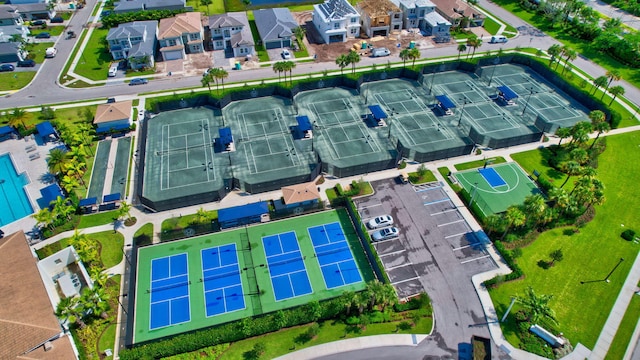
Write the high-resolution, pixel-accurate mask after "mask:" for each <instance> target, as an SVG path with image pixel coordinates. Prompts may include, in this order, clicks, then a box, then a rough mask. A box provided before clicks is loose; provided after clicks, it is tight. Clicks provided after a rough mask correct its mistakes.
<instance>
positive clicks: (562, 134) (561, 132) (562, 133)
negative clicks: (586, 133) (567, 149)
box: [556, 127, 571, 146]
mask: <svg viewBox="0 0 640 360" xmlns="http://www.w3.org/2000/svg"><path fill="white" fill-rule="evenodd" d="M556 136H557V137H559V138H560V141H558V146H560V145H562V140H564V139H567V138H569V137H571V128H566V127H565V128H562V127H561V128H559V129H558V130H556Z"/></svg>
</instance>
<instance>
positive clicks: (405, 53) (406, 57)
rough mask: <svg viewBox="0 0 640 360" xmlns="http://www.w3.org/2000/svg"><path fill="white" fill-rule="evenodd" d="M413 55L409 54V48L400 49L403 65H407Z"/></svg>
mask: <svg viewBox="0 0 640 360" xmlns="http://www.w3.org/2000/svg"><path fill="white" fill-rule="evenodd" d="M410 57H411V56H410V55H409V49H403V50H401V51H400V59H402V67H407V60H409V58H410Z"/></svg>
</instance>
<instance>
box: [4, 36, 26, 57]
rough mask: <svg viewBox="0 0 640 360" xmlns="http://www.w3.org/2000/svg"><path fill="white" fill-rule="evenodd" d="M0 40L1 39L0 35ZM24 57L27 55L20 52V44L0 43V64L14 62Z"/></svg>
mask: <svg viewBox="0 0 640 360" xmlns="http://www.w3.org/2000/svg"><path fill="white" fill-rule="evenodd" d="M0 39H2V35H1V34H0ZM26 57H27V53H26V52H24V51H22V50H20V44H18V43H15V42H8V41H7V42H2V43H0V63H11V62H16V61H20V60H24V59H25V58H26Z"/></svg>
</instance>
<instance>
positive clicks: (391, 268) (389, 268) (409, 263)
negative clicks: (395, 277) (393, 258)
mask: <svg viewBox="0 0 640 360" xmlns="http://www.w3.org/2000/svg"><path fill="white" fill-rule="evenodd" d="M411 265H413V263H412V262H411V261H409V262H408V263H406V264H402V265H398V266H392V267H385V268H384V269H385V270H388V271H391V270H393V269H398V268H401V267H406V266H411Z"/></svg>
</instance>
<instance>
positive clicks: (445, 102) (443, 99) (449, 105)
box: [436, 95, 456, 110]
mask: <svg viewBox="0 0 640 360" xmlns="http://www.w3.org/2000/svg"><path fill="white" fill-rule="evenodd" d="M436 100H438V102H440V106H442V107H443V108H444V109H445V110H449V109H454V108H455V107H456V104H454V103H453V101H451V99H449V97H448V96H447V95H436Z"/></svg>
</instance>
